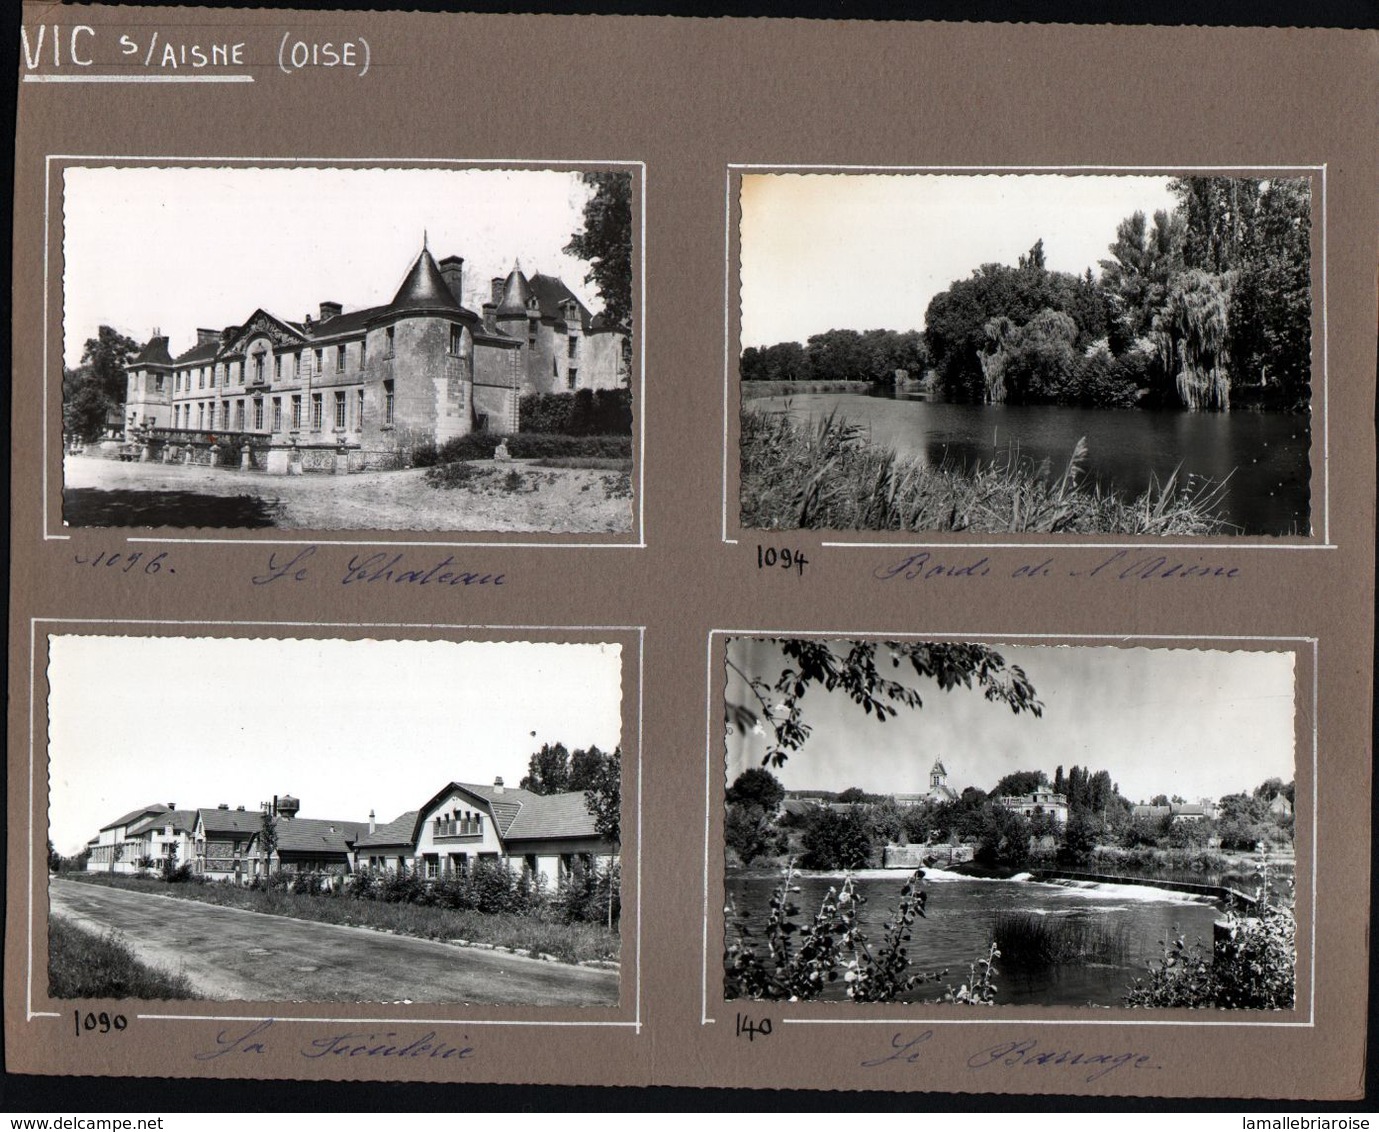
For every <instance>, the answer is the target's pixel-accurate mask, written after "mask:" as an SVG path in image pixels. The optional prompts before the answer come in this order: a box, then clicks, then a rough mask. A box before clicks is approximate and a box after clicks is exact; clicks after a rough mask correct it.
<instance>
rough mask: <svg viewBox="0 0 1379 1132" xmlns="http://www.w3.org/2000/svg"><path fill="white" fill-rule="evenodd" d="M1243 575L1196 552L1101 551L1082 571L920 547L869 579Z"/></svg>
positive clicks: (1052, 562) (1225, 578)
mask: <svg viewBox="0 0 1379 1132" xmlns="http://www.w3.org/2000/svg"><path fill="white" fill-rule="evenodd" d="M1240 576H1241V570H1240V567H1239V566H1233V565H1231V564H1230V563H1227V562H1213V561H1210V560H1208V559H1205V558H1203V557H1202V556H1201V555H1195V556H1191V555H1188V556H1182V557H1179V556H1175V555H1168V554H1160V553H1157V552H1155V551H1143V550H1135V551H1128V550H1117V551H1115V552H1114V553H1113V554H1106V555H1103V556H1102V557H1101V558H1100V559H1099V560H1097V561H1095V562H1094V564H1093V565H1092V566H1090V567H1087V568H1085V569H1082V568H1080V569H1073V568H1071V567H1069V566H1068V565H1067V563H1066V561H1065V560H1060V559H1059V558H1058V557H1057V556H1055V555H1048V556H1046V557H1043V558H1031V559H1028V560H1026V561H1023V562H1020V563H1018V564H1017V565H1015V566H1011V565H1010V564H1009V563H1005V564H1002V563H999V562H995V561H993V560H992V558H991V556H990V555H987V554H983V555H975V554H972V555H968V556H967V557H962V556H961V555H949V556H942V557H941V556H939V555H936V554H934V553H933V552H932V551H928V550H921V551H919V552H918V553H915V554H907V555H906V556H905V557H904V558H902V559H900V560H899V561H897V562H892V563H888V564H887V565H885V566H878V567H877V568H876V569H875V570H873V571H872V577H873V578H875V579H877V581H881V582H891V581H905V582H929V581H936V580H940V579H952V580H962V579H966V578H1028V579H1039V578H1057V577H1063V578H1088V579H1092V578H1095V579H1096V580H1097V581H1115V582H1164V581H1180V580H1184V579H1189V580H1190V579H1197V580H1199V581H1202V580H1205V581H1221V582H1229V581H1235V580H1236V579H1238V578H1239V577H1240Z"/></svg>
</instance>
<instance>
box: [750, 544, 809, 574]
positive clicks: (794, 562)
mask: <svg viewBox="0 0 1379 1132" xmlns="http://www.w3.org/2000/svg"><path fill="white" fill-rule="evenodd" d="M808 565H809V559H808V558H806V557H805V556H804V551H802V550H791V549H790V548H789V547H788V546H782V547H780V548H779V549H777V548H776V547H774V546H760V545H758V546H757V569H758V570H770V569H777V570H794V571H795V573H796V574H797V575H799V576H800V577H801V578H803V577H804V568H805V567H806V566H808Z"/></svg>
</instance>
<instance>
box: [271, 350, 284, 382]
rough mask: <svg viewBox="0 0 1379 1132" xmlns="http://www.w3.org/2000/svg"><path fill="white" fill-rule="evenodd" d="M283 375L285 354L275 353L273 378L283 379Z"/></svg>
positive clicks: (275, 379) (276, 379)
mask: <svg viewBox="0 0 1379 1132" xmlns="http://www.w3.org/2000/svg"><path fill="white" fill-rule="evenodd" d="M282 376H283V356H282V355H281V354H274V355H273V380H274V381H281V380H282Z"/></svg>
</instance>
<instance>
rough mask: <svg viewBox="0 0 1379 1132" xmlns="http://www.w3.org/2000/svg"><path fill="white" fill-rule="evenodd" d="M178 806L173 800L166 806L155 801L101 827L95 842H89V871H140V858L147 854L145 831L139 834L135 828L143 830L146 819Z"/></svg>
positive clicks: (166, 812)
mask: <svg viewBox="0 0 1379 1132" xmlns="http://www.w3.org/2000/svg"><path fill="white" fill-rule="evenodd" d="M174 809H175V807H174V806H173V805H172V804H171V803H168V804H167V805H164V804H163V803H161V802H152V803H150V804H149V805H147V806H141V807H140V808H139V809H137V810H130V811H129V813H127V814H121V815H120V816H119V817H117V818H116V819H115V820H114V821H112V822H110V823H108V824H106V825H103V826H101V828H100V831H99V832H98V833H97V834H96V838H95V841H94V843H92V842H88V843H87V844H88V845H89V846H90V848H91V856H90V857H88V858H87V860H86V870H87V871H88V872H116V873H136V872H138V871H139V861H140V859H141V857H142V856H143V854H142V852H141V847H142V846H143V844H144V841H143V834H142V832H140V833H138V834H135V833H133V832H131V831H132V830H134V829H141V828H142V827H143V825H144V824H145V822H146V819H148V818H156V817H159V816H161V815H164V814H169V813H172V812H173V811H174Z"/></svg>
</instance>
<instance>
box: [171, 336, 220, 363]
mask: <svg viewBox="0 0 1379 1132" xmlns="http://www.w3.org/2000/svg"><path fill="white" fill-rule="evenodd" d="M218 353H220V339H219V338H213V339H212V340H211V341H209V342H201V343H198V344H197V345H195V346H193V347H192V348H191V349H190V350H184V351H182V353H180V354H178V355H177V357H176V359H175V360H174V364H175V365H179V366H185V365H195V364H196V363H197V362H210V361H214V360H215V356H216V355H217V354H218Z"/></svg>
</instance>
